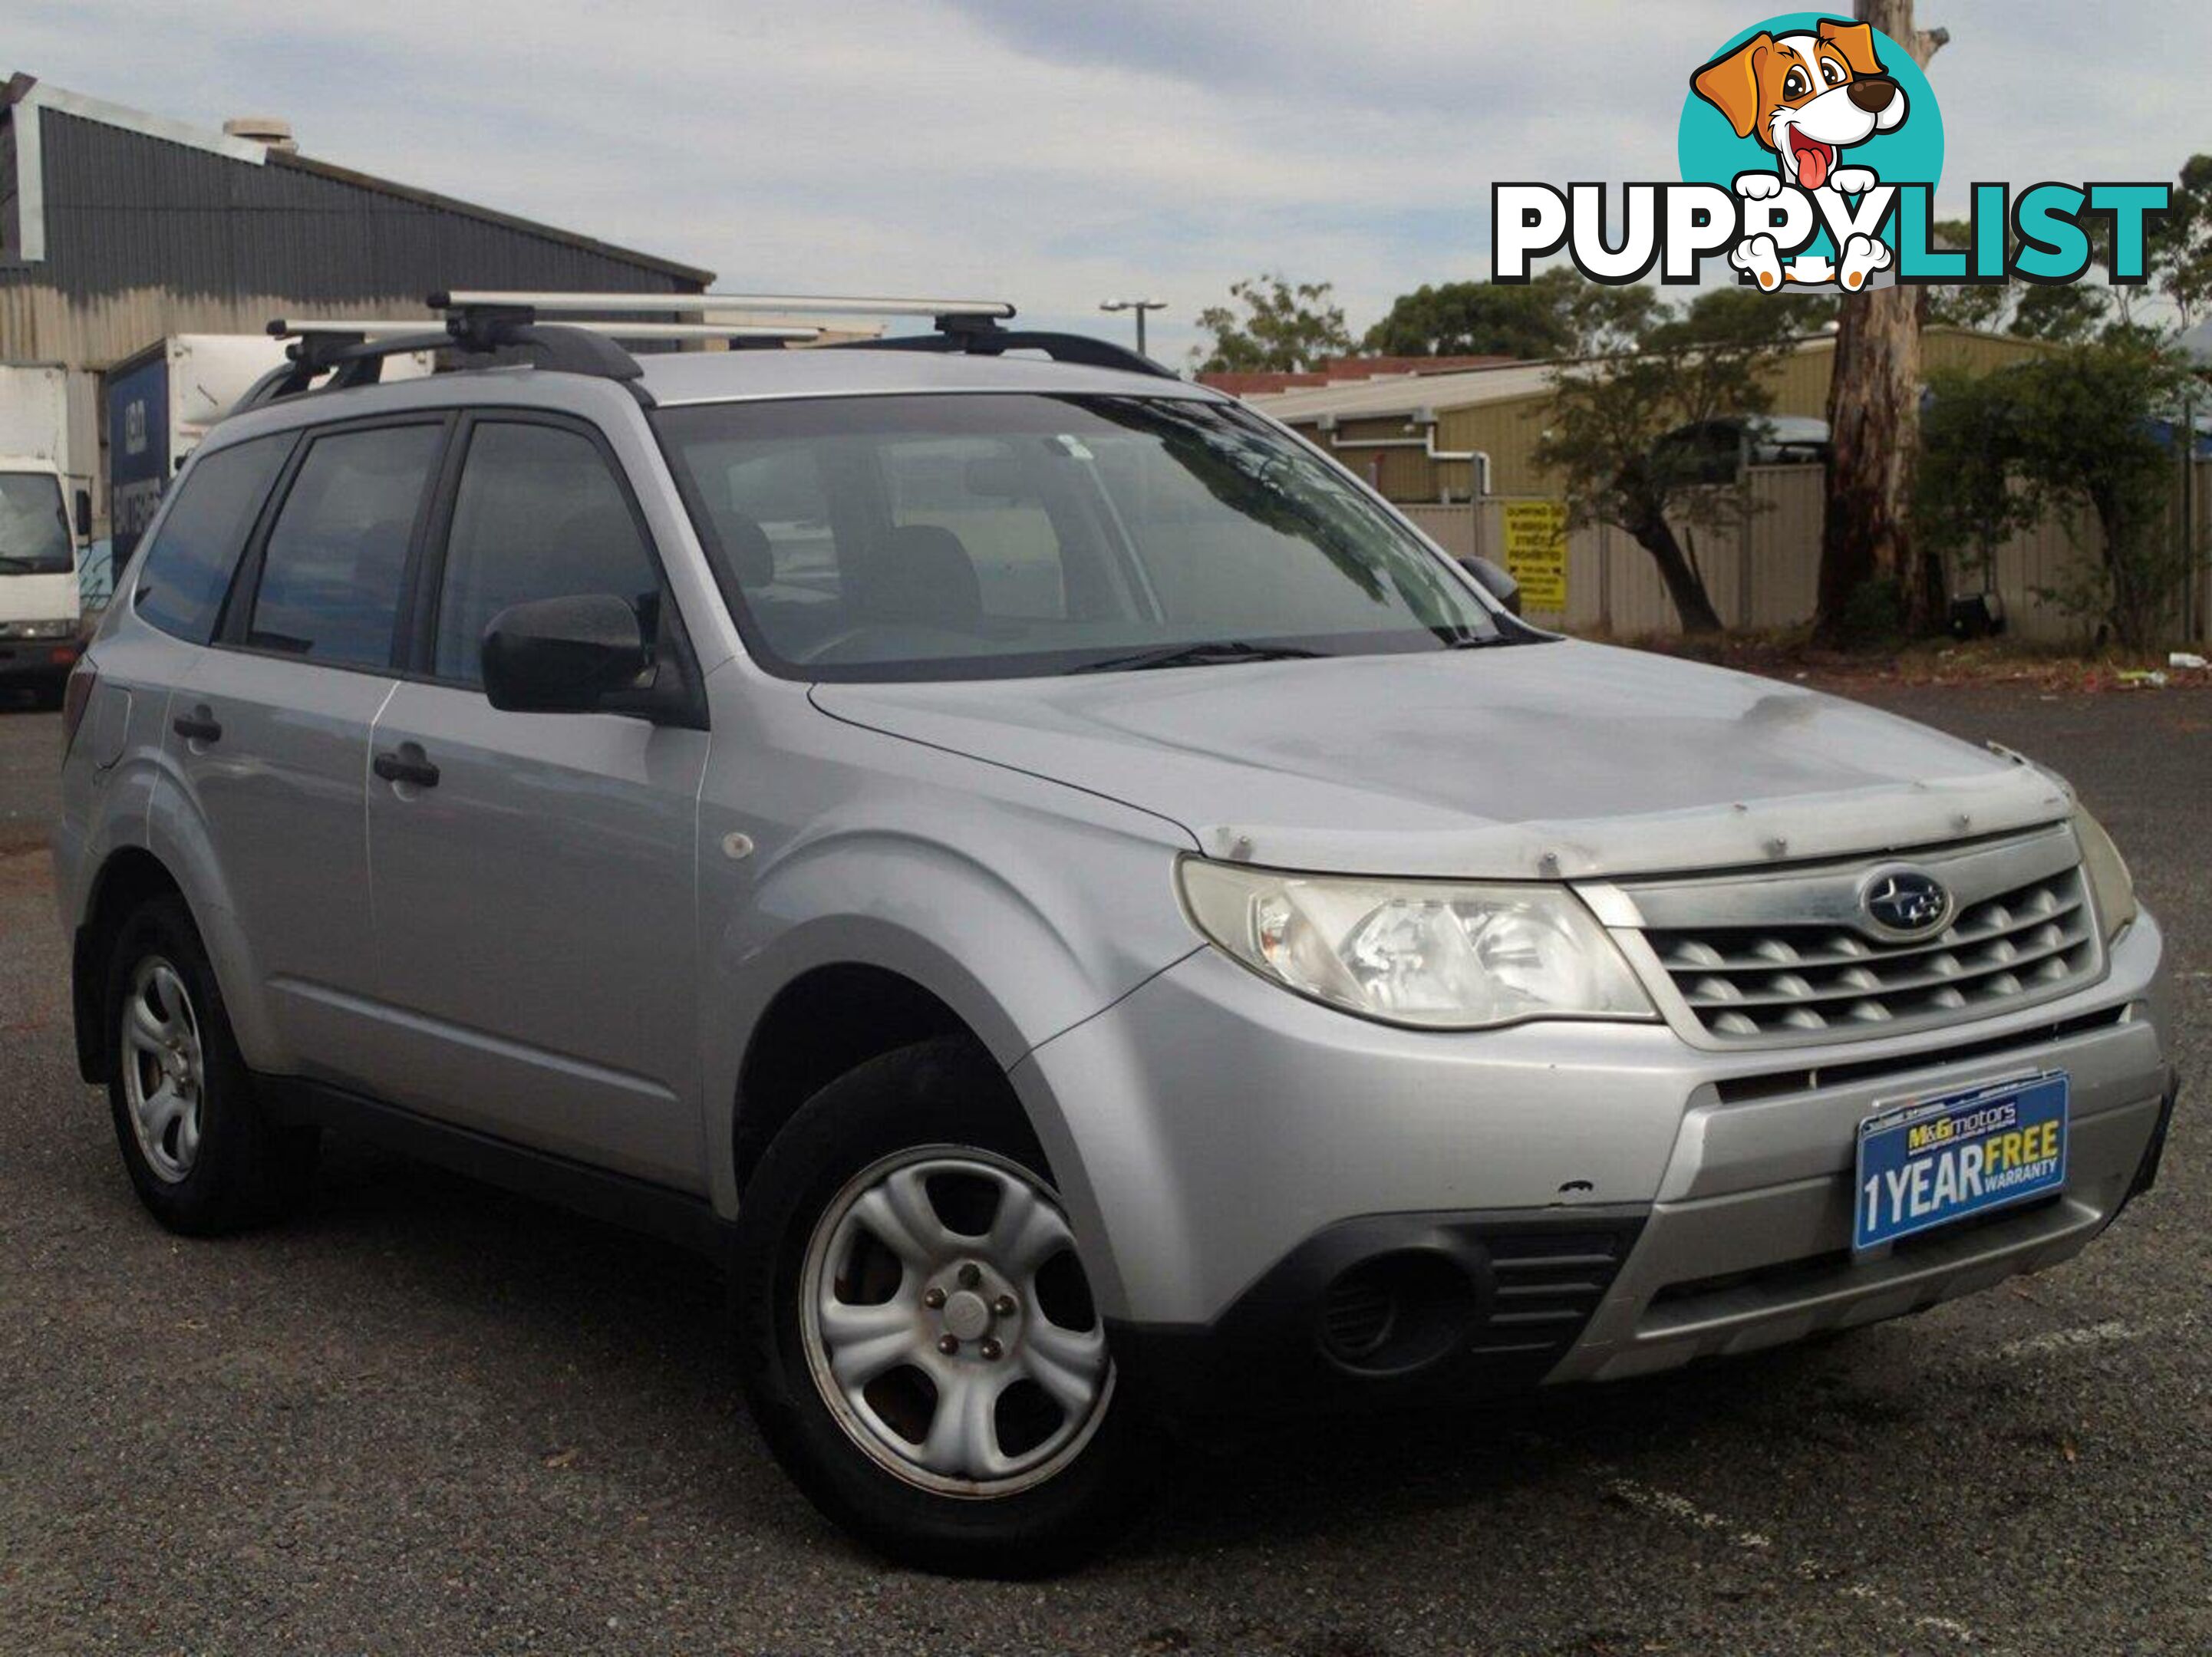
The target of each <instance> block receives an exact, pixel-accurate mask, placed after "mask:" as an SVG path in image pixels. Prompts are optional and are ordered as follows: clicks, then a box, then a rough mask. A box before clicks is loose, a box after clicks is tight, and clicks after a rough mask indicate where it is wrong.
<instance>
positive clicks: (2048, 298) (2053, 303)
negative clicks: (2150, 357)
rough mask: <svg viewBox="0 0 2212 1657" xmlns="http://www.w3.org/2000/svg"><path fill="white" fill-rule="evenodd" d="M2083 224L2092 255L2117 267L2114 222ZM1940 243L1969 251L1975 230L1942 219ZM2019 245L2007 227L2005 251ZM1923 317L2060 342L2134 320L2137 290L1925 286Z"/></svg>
mask: <svg viewBox="0 0 2212 1657" xmlns="http://www.w3.org/2000/svg"><path fill="white" fill-rule="evenodd" d="M2082 228H2083V229H2084V230H2085V231H2086V232H2087V234H2088V237H2089V248H2090V258H2092V260H2093V261H2094V262H2095V263H2096V264H2101V265H2103V266H2104V267H2105V268H2106V270H2110V269H2111V268H2112V242H2111V223H2110V221H2109V220H2107V221H2105V222H2101V223H2100V222H2098V221H2096V220H2094V219H2092V220H2091V221H2089V222H2087V223H2086V224H2084V225H2083V227H2082ZM1935 240H1936V246H1939V247H1947V248H1954V249H1957V250H1960V251H1961V252H1965V251H1968V250H1969V249H1971V247H1972V227H1971V226H1969V225H1968V224H1967V223H1966V221H1965V220H1963V219H1942V220H1938V221H1937V222H1936V228H1935ZM2019 249H2020V235H2019V233H2018V232H2016V231H2015V230H2013V229H2012V228H2010V227H2009V226H2008V227H2007V228H2006V231H2005V254H2006V258H2008V260H2009V259H2010V258H2012V257H2013V256H2014V255H2015V253H2017V252H2018V251H2019ZM1921 291H1922V294H1923V298H1922V300H1921V305H1920V319H1921V321H1922V322H1923V324H1927V323H1940V324H1948V325H1951V326H1953V327H1958V328H1979V329H1982V330H1984V331H1988V332H1993V333H1994V332H1997V331H2002V332H2005V333H2008V334H2013V335H2015V336H2017V337H2021V338H2022V339H2045V340H2051V341H2054V342H2057V343H2062V344H2063V343H2070V342H2074V341H2078V340H2084V339H2088V338H2090V337H2093V336H2094V335H2095V334H2096V333H2097V332H2098V331H2100V329H2107V330H2109V329H2110V328H2112V327H2114V326H2116V325H2117V326H2123V327H2124V326H2125V325H2127V324H2128V322H2129V321H2130V316H2129V307H2128V304H2127V301H2128V300H2130V298H2131V297H2132V296H2133V294H2134V293H2135V291H2136V290H2135V289H2133V288H2124V287H2112V286H2106V287H2091V286H2089V285H2088V284H2087V283H2086V282H2069V283H2066V284H2064V285H2063V286H2050V285H2045V284H2042V283H2038V282H2018V281H2015V280H2012V279H2009V278H2008V279H2007V280H2005V281H2002V282H1971V283H1960V285H1959V286H1957V287H1948V286H1945V287H1931V288H1923V289H1922V290H1921Z"/></svg>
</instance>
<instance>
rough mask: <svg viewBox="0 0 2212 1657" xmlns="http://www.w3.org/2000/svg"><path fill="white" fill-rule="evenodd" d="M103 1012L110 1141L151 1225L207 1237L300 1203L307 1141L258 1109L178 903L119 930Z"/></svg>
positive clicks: (142, 911)
mask: <svg viewBox="0 0 2212 1657" xmlns="http://www.w3.org/2000/svg"><path fill="white" fill-rule="evenodd" d="M104 1005H106V1010H107V1019H108V1031H109V1041H111V1043H112V1049H111V1053H112V1063H111V1064H110V1065H109V1077H108V1084H107V1096H108V1103H109V1107H110V1108H111V1110H112V1113H113V1115H114V1118H115V1138H116V1143H117V1144H118V1146H120V1147H121V1150H122V1152H123V1163H124V1167H125V1168H126V1169H127V1170H128V1171H129V1173H130V1175H131V1184H132V1186H134V1187H137V1193H138V1197H139V1200H140V1201H142V1202H143V1203H144V1204H145V1205H146V1206H147V1208H148V1209H149V1210H150V1211H152V1212H153V1215H154V1217H155V1218H156V1219H158V1220H160V1221H161V1223H162V1224H163V1225H165V1226H167V1227H168V1228H169V1229H171V1230H172V1231H180V1232H183V1233H185V1234H186V1235H193V1236H211V1235H217V1234H219V1233H222V1232H225V1231H234V1230H238V1229H240V1228H242V1227H246V1226H249V1225H253V1224H257V1223H261V1222H263V1221H265V1220H269V1219H273V1218H275V1217H277V1216H278V1215H279V1214H281V1213H283V1212H284V1211H287V1210H288V1209H289V1208H291V1207H292V1206H293V1205H295V1204H296V1203H297V1202H298V1201H299V1200H300V1199H301V1198H302V1197H303V1196H304V1195H305V1194H306V1193H307V1190H308V1189H309V1188H310V1187H311V1186H312V1184H313V1179H314V1167H315V1157H316V1152H317V1150H318V1140H319V1136H318V1134H317V1132H316V1130H315V1129H313V1128H312V1127H289V1126H280V1125H278V1124H276V1123H274V1122H272V1121H270V1120H269V1119H268V1117H267V1115H266V1114H265V1113H264V1111H263V1110H262V1108H261V1103H260V1101H259V1100H258V1099H257V1098H256V1097H255V1096H254V1090H253V1077H252V1072H251V1071H248V1070H247V1068H246V1059H245V1057H244V1055H243V1054H241V1053H240V1052H239V1050H238V1042H237V1040H236V1038H235V1037H234V1036H233V1035H232V1034H231V1029H230V1018H229V1016H228V1013H227V1012H226V1011H224V1008H223V1001H222V991H221V989H220V988H218V987H217V986H216V980H215V969H214V968H213V967H212V966H211V965H210V963H209V962H208V957H207V950H205V949H204V947H203V946H202V944H201V943H200V937H199V932H198V929H197V928H196V927H195V926H193V925H192V919H191V913H190V912H189V911H188V910H186V908H185V905H184V901H183V900H182V899H180V898H177V897H173V896H161V897H156V898H151V899H149V900H148V901H146V902H145V903H143V904H142V905H140V906H139V907H137V909H136V910H134V911H133V912H132V913H131V914H130V916H129V917H128V918H127V919H125V921H124V923H123V925H122V926H121V927H120V928H118V931H117V932H116V936H115V944H114V948H113V950H112V952H111V954H110V956H109V957H108V970H107V986H106V1000H105V1003H104Z"/></svg>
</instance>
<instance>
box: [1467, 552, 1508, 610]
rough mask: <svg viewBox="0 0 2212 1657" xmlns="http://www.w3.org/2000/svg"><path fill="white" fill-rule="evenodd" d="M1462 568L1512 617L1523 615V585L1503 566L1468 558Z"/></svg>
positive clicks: (1485, 559) (1483, 559) (1484, 560)
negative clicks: (1507, 572)
mask: <svg viewBox="0 0 2212 1657" xmlns="http://www.w3.org/2000/svg"><path fill="white" fill-rule="evenodd" d="M1460 566H1461V568H1463V569H1465V570H1466V571H1467V573H1468V574H1469V575H1472V576H1473V577H1474V579H1475V580H1478V581H1480V582H1481V583H1482V590H1483V591H1484V592H1487V593H1488V594H1489V595H1490V596H1491V597H1492V598H1495V599H1497V600H1498V603H1499V604H1503V605H1504V606H1505V609H1506V610H1507V612H1508V613H1509V614H1510V615H1514V616H1518V615H1519V614H1520V613H1521V584H1520V583H1519V582H1518V581H1516V580H1514V579H1513V578H1512V577H1511V576H1510V575H1509V574H1506V573H1505V567H1504V565H1503V564H1493V563H1492V562H1491V561H1490V560H1489V559H1487V558H1479V557H1474V556H1472V555H1470V556H1468V557H1466V558H1462V559H1461V560H1460Z"/></svg>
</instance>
